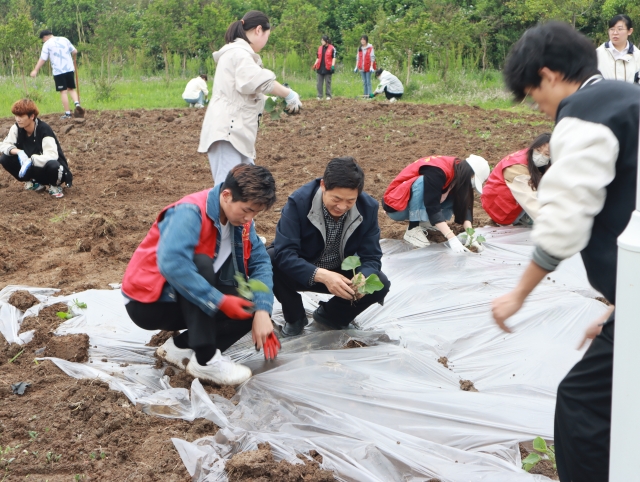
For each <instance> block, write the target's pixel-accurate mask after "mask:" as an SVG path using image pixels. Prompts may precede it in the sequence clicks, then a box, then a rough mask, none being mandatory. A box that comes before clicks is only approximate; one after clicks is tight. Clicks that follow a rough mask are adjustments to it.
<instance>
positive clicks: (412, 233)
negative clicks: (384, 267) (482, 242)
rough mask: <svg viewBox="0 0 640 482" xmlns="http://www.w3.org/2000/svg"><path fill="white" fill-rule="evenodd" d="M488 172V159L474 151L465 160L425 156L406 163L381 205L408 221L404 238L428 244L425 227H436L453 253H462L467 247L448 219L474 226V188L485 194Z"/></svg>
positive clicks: (392, 213)
mask: <svg viewBox="0 0 640 482" xmlns="http://www.w3.org/2000/svg"><path fill="white" fill-rule="evenodd" d="M489 172H490V169H489V163H488V162H487V161H486V160H485V159H484V158H482V157H480V156H476V155H473V154H472V155H470V156H469V157H467V159H465V160H460V159H459V158H457V157H450V156H431V157H424V158H422V159H418V160H417V161H415V162H413V163H411V164H409V165H408V166H407V167H405V168H404V169H403V170H402V171H401V172H400V174H398V176H397V177H396V178H395V179H394V180H393V181H392V182H391V184H389V187H387V190H386V191H385V193H384V199H383V203H382V207H383V209H384V210H385V212H386V213H387V215H388V216H389V217H390V218H391V219H393V220H394V221H407V220H408V221H409V227H408V228H407V232H406V233H405V235H404V239H405V241H408V242H409V243H411V244H413V245H414V246H416V247H419V248H422V247H425V246H428V245H429V240H428V239H427V236H426V235H425V232H424V229H429V228H431V229H434V228H435V229H437V230H438V231H440V232H441V233H442V234H443V235H444V236H445V238H447V240H448V242H449V247H450V248H451V249H452V250H453V252H454V253H462V252H465V251H468V249H467V248H466V247H465V246H463V245H462V242H461V241H460V240H459V239H458V238H457V237H456V235H455V234H454V233H453V231H452V230H451V228H449V225H448V224H447V221H449V220H450V219H451V216H455V217H454V222H456V223H458V224H462V226H463V227H464V228H465V229H466V228H470V227H472V225H473V201H474V198H473V189H474V188H475V189H476V191H478V193H480V194H482V185H483V183H484V182H485V181H486V180H487V178H488V177H489ZM476 244H477V243H476ZM475 247H479V246H475Z"/></svg>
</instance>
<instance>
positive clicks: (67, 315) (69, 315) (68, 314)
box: [56, 311, 73, 320]
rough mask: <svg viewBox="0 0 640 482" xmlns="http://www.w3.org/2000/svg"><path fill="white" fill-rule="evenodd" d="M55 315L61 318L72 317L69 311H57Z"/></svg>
mask: <svg viewBox="0 0 640 482" xmlns="http://www.w3.org/2000/svg"><path fill="white" fill-rule="evenodd" d="M56 315H58V318H62V319H63V320H68V319H69V318H73V315H72V314H71V313H67V312H66V311H58V312H57V313H56Z"/></svg>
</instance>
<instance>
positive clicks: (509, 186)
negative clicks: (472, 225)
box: [481, 133, 551, 226]
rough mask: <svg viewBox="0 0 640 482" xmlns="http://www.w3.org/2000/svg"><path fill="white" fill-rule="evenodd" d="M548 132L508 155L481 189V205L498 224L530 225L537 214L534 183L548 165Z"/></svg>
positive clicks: (536, 193) (538, 181) (536, 197)
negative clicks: (526, 146)
mask: <svg viewBox="0 0 640 482" xmlns="http://www.w3.org/2000/svg"><path fill="white" fill-rule="evenodd" d="M550 139H551V134H549V133H545V134H541V135H539V136H538V137H537V138H536V139H535V140H534V141H533V142H532V143H531V145H530V146H529V147H528V148H527V149H522V150H521V151H518V152H514V153H513V154H509V155H508V156H507V157H505V158H504V159H502V160H501V161H500V162H499V163H498V164H497V165H496V167H494V169H493V171H491V174H489V179H487V184H486V185H485V186H484V189H483V190H482V198H481V200H482V207H483V209H484V210H485V211H486V212H487V214H488V215H489V216H490V217H491V219H492V220H493V221H494V222H495V223H496V224H499V225H501V226H505V225H507V224H514V225H515V224H522V225H525V226H531V225H532V224H533V222H534V221H535V219H536V217H537V216H538V191H537V190H538V184H540V180H541V179H542V175H543V174H544V173H545V172H546V170H547V168H548V166H549V161H550V158H549V140H550Z"/></svg>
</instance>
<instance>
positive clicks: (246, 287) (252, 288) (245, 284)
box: [233, 273, 269, 301]
mask: <svg viewBox="0 0 640 482" xmlns="http://www.w3.org/2000/svg"><path fill="white" fill-rule="evenodd" d="M233 279H235V280H236V283H238V287H237V288H236V290H237V291H238V294H239V295H240V296H242V297H243V298H244V299H246V300H249V301H253V294H254V293H257V292H263V293H268V292H269V288H268V287H267V285H266V284H264V283H263V282H262V281H260V280H257V279H249V280H247V279H246V278H245V277H244V275H243V274H242V273H236V274H235V276H234V277H233Z"/></svg>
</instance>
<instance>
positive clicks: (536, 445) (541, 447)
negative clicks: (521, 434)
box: [533, 437, 548, 454]
mask: <svg viewBox="0 0 640 482" xmlns="http://www.w3.org/2000/svg"><path fill="white" fill-rule="evenodd" d="M533 449H534V450H537V451H538V452H542V453H543V454H546V453H547V451H548V449H547V442H545V441H544V439H543V438H542V437H536V438H535V439H534V440H533Z"/></svg>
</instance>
